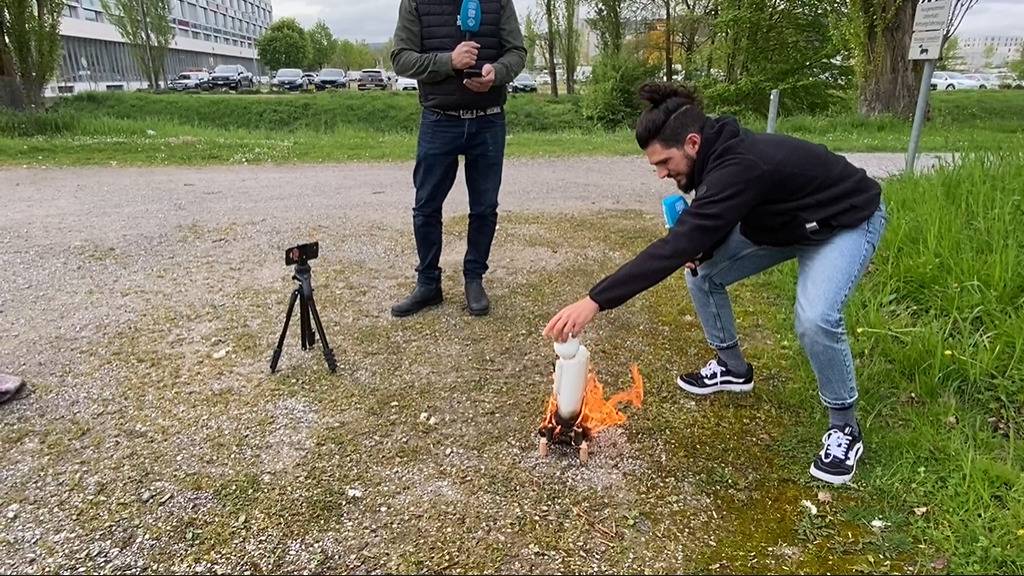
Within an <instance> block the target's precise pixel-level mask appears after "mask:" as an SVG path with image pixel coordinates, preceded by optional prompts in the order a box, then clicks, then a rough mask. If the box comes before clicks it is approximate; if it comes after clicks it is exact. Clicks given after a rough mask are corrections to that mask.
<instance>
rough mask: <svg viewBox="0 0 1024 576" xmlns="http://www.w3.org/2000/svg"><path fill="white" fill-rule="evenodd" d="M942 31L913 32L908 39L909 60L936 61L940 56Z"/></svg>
mask: <svg viewBox="0 0 1024 576" xmlns="http://www.w3.org/2000/svg"><path fill="white" fill-rule="evenodd" d="M945 33H946V32H945V31H944V30H930V31H927V32H914V35H913V36H911V37H910V59H911V60H938V59H939V56H941V55H942V36H943V35H945Z"/></svg>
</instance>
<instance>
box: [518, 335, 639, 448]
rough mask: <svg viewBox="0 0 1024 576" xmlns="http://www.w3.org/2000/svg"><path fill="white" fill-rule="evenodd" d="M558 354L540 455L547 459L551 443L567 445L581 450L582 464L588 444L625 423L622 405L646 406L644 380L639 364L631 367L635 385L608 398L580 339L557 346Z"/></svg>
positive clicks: (540, 432) (542, 433) (541, 425)
mask: <svg viewBox="0 0 1024 576" xmlns="http://www.w3.org/2000/svg"><path fill="white" fill-rule="evenodd" d="M555 353H556V354H558V360H556V361H555V373H554V383H553V387H552V391H551V397H550V398H549V399H548V406H547V410H546V411H545V413H544V418H543V419H542V420H541V424H540V429H539V430H538V434H539V435H540V455H541V456H542V457H543V456H547V452H548V447H549V446H550V445H551V444H568V445H572V446H575V447H577V448H579V451H580V462H582V463H586V461H587V460H588V459H589V456H590V445H589V441H590V440H592V439H593V438H594V436H595V435H596V434H597V433H598V432H600V431H601V430H603V429H605V428H607V427H609V426H617V425H619V424H622V423H623V422H625V421H626V415H625V414H623V413H622V412H621V411H620V410H619V406H620V405H622V404H625V403H627V402H628V403H630V404H632V405H633V406H634V407H636V408H639V407H640V405H641V404H642V403H643V398H644V381H643V377H642V376H640V370H639V368H638V367H637V365H636V364H633V365H631V366H630V373H631V375H632V379H633V386H632V387H631V388H630V389H628V390H624V391H622V392H619V393H617V394H615V395H613V396H612V397H611V398H607V399H605V395H604V386H602V384H601V382H600V381H599V380H598V379H597V375H596V374H595V373H594V371H593V370H591V367H590V352H589V351H588V350H587V348H586V347H585V346H583V345H581V344H580V343H579V340H577V339H575V338H572V339H570V340H569V341H567V342H564V343H556V344H555Z"/></svg>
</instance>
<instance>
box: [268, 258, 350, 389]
mask: <svg viewBox="0 0 1024 576" xmlns="http://www.w3.org/2000/svg"><path fill="white" fill-rule="evenodd" d="M319 255H320V243H319V242H310V243H308V244H299V245H298V246H293V247H291V248H289V249H287V250H285V251H284V264H285V266H295V272H294V273H293V274H292V279H293V280H295V281H296V282H298V283H299V285H298V287H296V288H295V290H293V291H292V295H291V298H290V299H289V300H288V314H287V315H286V316H285V318H284V326H283V327H282V328H281V336H280V337H279V338H278V339H277V348H275V349H274V355H273V356H272V357H271V358H270V371H271V372H275V371H276V370H277V363H278V361H280V360H281V350H282V349H283V348H284V338H285V335H287V334H288V324H289V323H290V322H291V320H292V312H293V311H294V310H295V302H298V303H299V339H300V341H301V344H302V349H303V350H310V349H312V348H313V347H314V346H316V336H317V334H319V335H320V344H321V345H322V346H323V349H324V360H325V361H326V362H327V368H328V369H329V370H330V371H331V372H334V371H336V370H337V369H338V362H337V360H335V358H334V350H332V349H331V346H330V345H329V344H328V343H327V335H326V334H324V326H323V324H322V323H321V322H320V313H319V312H317V309H316V301H315V300H314V299H313V271H312V269H311V268H310V266H309V261H310V260H315V259H316V258H317V256H319ZM314 323H315V324H316V332H314V331H313V324H314Z"/></svg>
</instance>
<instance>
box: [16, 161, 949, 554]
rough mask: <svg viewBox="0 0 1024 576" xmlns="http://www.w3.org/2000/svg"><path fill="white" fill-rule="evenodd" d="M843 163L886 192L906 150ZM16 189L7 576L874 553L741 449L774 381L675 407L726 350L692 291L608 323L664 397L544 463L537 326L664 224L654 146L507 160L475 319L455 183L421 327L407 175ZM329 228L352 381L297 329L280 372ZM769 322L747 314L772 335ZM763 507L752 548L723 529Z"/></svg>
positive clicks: (23, 181)
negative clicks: (681, 376)
mask: <svg viewBox="0 0 1024 576" xmlns="http://www.w3.org/2000/svg"><path fill="white" fill-rule="evenodd" d="M852 158H853V160H854V161H855V162H857V163H858V164H860V165H863V166H865V167H866V168H867V169H868V170H869V171H870V172H871V173H873V174H875V175H878V176H883V175H886V174H890V173H893V172H896V171H898V170H899V167H900V166H901V164H902V162H903V160H902V156H900V155H886V154H883V155H853V156H852ZM929 161H930V162H934V159H930V160H929ZM0 182H3V183H4V185H3V191H2V192H0V194H2V196H3V205H4V212H3V217H2V219H0V268H2V269H3V270H4V271H5V274H3V275H0V372H13V373H16V374H18V375H19V376H21V377H23V378H24V379H25V380H26V382H27V383H28V384H29V386H30V390H31V391H30V393H29V395H28V396H27V397H25V398H23V399H21V400H19V401H17V402H14V403H12V404H9V405H6V406H4V407H3V408H0V434H2V436H3V446H4V447H5V450H4V452H3V454H2V455H0V571H2V572H25V571H31V572H39V571H60V572H73V571H88V572H97V571H98V572H117V571H146V572H191V571H203V572H210V571H217V572H220V571H243V572H268V571H275V572H302V571H310V570H320V571H356V572H393V571H401V572H411V571H444V572H451V571H464V572H479V571H501V572H509V571H524V572H528V573H534V572H541V573H550V572H552V571H554V572H562V571H588V572H594V571H601V572H604V571H639V570H643V571H655V572H665V571H669V572H678V571H685V570H695V569H702V568H703V569H722V570H747V569H749V570H763V569H772V570H807V571H814V570H819V569H837V570H843V569H845V570H849V569H852V568H854V567H856V565H855V564H853V563H852V562H854V561H855V560H856V557H851V558H847V559H834V558H831V557H830V556H829V555H828V554H825V553H818V552H820V550H819V548H820V546H819V543H817V542H814V541H813V539H810V540H806V541H805V540H794V538H795V536H794V529H793V527H794V524H795V523H796V522H797V521H798V520H799V519H800V517H801V514H803V512H801V510H802V508H801V506H800V504H799V501H800V500H801V499H804V498H808V497H812V496H813V494H815V492H814V491H813V490H811V488H809V487H808V486H806V485H804V484H801V483H800V482H802V480H799V481H795V480H794V479H792V478H788V477H784V476H781V475H774V474H772V473H768V475H767V476H766V475H765V472H764V471H763V470H760V471H758V470H752V469H750V468H749V466H747V467H745V466H744V465H743V464H742V459H739V460H737V459H736V458H734V457H732V456H730V455H729V454H728V451H729V447H730V446H735V447H737V449H742V448H745V449H749V447H750V442H751V441H753V442H754V443H755V444H770V443H771V442H772V440H773V438H772V436H771V435H770V434H767V433H764V432H761V431H759V428H758V427H759V424H758V422H759V421H760V419H762V418H766V417H767V416H764V415H763V414H759V413H757V412H755V411H753V410H751V406H752V405H753V404H755V403H757V402H758V401H759V400H760V399H761V396H760V395H759V394H758V393H755V394H754V395H753V396H750V397H749V399H739V400H736V399H728V400H723V401H721V402H718V401H715V402H709V403H699V404H698V403H694V402H692V401H690V400H688V399H684V398H680V397H679V396H678V395H677V394H676V393H675V390H674V386H673V385H672V379H673V377H672V376H670V375H671V374H672V373H673V372H672V370H676V369H678V368H681V367H683V366H680V365H678V364H672V362H677V363H690V362H692V363H697V362H702V361H703V360H704V358H703V356H705V355H706V353H705V351H704V349H703V345H702V338H701V337H700V334H699V330H698V329H697V324H696V321H695V320H694V319H693V317H692V315H690V314H687V312H686V306H687V304H686V302H685V298H681V297H679V295H678V294H670V293H669V290H678V289H679V286H681V284H679V285H676V286H674V287H671V286H670V287H659V289H658V290H661V292H658V294H661V295H662V296H660V297H659V296H657V295H656V297H652V298H651V299H652V300H656V301H660V300H659V298H660V299H662V300H665V299H666V298H667V300H665V301H667V302H671V301H672V300H671V299H672V298H675V299H677V300H678V301H679V302H680V303H681V304H679V305H678V307H677V308H676V309H674V310H672V311H671V312H672V318H674V320H673V321H672V322H673V324H672V325H671V326H667V325H665V323H664V322H661V321H659V320H660V318H661V316H659V314H660V312H659V310H658V309H657V307H655V306H654V305H653V304H637V305H631V306H628V307H625V308H624V309H623V310H621V311H616V312H614V313H612V314H609V315H607V316H608V318H607V319H606V320H603V321H602V322H600V323H598V324H599V325H595V328H594V330H593V332H592V334H591V335H590V336H589V338H590V339H591V340H590V343H591V344H592V347H593V351H594V355H595V356H594V357H595V366H596V367H597V369H598V372H599V375H600V376H601V377H602V380H604V381H605V384H606V388H610V389H612V390H616V389H619V388H620V387H622V386H624V385H626V383H627V382H628V371H627V365H628V362H630V361H634V360H636V361H639V362H640V364H641V369H642V371H643V372H644V374H645V377H647V378H648V387H649V388H648V390H649V394H648V397H647V405H645V406H644V408H643V409H642V410H641V411H639V412H638V413H636V414H635V416H634V418H632V419H631V421H630V422H628V423H627V424H626V425H625V426H624V427H622V428H618V429H612V430H608V431H606V432H605V433H603V434H602V435H601V437H600V438H599V439H598V441H597V447H596V450H594V452H593V454H594V457H593V460H592V462H591V463H590V464H589V465H588V466H586V467H581V466H579V465H578V463H577V462H576V460H575V457H574V455H573V454H572V453H571V452H570V451H565V450H562V451H559V450H556V451H555V453H554V455H553V456H552V457H551V458H550V459H549V460H547V461H541V460H539V458H538V457H537V455H536V439H535V437H534V436H533V434H534V432H535V430H534V428H535V426H536V424H537V422H539V418H540V415H541V414H540V412H541V410H542V409H543V406H544V402H545V396H546V393H547V389H548V387H549V371H550V363H551V361H552V354H551V353H550V352H551V351H550V348H549V345H548V344H547V343H545V342H544V341H543V340H542V339H541V338H540V336H539V332H540V329H541V327H542V325H543V322H544V321H546V320H547V318H548V317H549V316H550V314H551V313H553V312H554V311H555V310H557V308H558V307H559V306H560V305H562V304H565V303H567V302H569V301H571V300H572V299H573V298H574V297H577V296H578V295H579V294H582V293H583V292H584V291H585V289H586V288H587V287H588V286H589V285H590V284H591V283H592V282H593V281H594V280H595V279H597V278H598V277H599V276H600V275H601V274H604V273H606V272H608V271H610V270H611V269H613V267H614V266H615V264H616V263H618V262H620V261H622V260H623V259H624V258H626V257H628V255H629V254H630V253H631V252H632V251H633V250H635V249H636V247H637V246H641V245H642V244H643V243H644V242H646V241H648V240H650V239H651V238H653V237H654V235H656V234H657V233H658V229H659V226H658V222H657V214H656V207H657V204H656V203H657V202H658V199H659V198H660V195H661V194H663V193H665V192H667V191H668V190H670V187H669V185H668V184H666V183H664V182H659V181H657V180H656V179H655V178H654V177H653V176H652V175H651V170H650V168H649V167H648V166H646V165H645V164H644V163H643V162H642V161H641V160H640V159H637V158H633V159H624V158H608V159H605V158H601V159H573V160H560V161H509V162H507V164H506V169H505V178H504V182H505V184H504V187H503V191H502V217H501V223H500V226H499V232H498V237H497V240H496V243H495V248H494V252H493V254H492V262H491V263H492V273H491V274H490V275H489V276H488V278H489V280H488V285H489V286H490V291H491V295H492V298H493V300H494V312H493V313H492V315H491V316H489V317H487V318H484V319H471V318H469V317H468V316H467V315H466V314H465V313H464V312H463V311H462V310H461V304H460V303H461V286H460V285H459V277H460V276H459V274H460V264H461V252H462V250H463V249H464V237H465V223H466V217H465V212H466V201H465V192H464V190H465V189H464V185H463V182H462V180H461V176H460V180H459V182H457V183H456V187H455V188H454V190H453V192H452V199H451V200H452V201H451V202H449V203H448V205H447V206H446V212H445V213H446V224H447V227H446V231H445V233H446V246H445V252H444V255H443V259H442V265H443V266H444V268H445V282H446V285H445V286H446V288H447V290H448V301H447V302H446V304H445V306H443V307H441V308H439V309H437V310H434V311H431V312H429V313H426V314H423V315H420V316H418V317H414V318H411V319H407V320H404V321H394V320H392V319H391V318H390V317H389V316H388V314H387V311H388V307H389V306H390V304H391V303H392V302H393V301H394V300H396V299H398V298H400V297H402V296H404V294H405V292H406V291H407V290H408V289H409V288H410V287H411V281H412V270H413V267H414V265H415V261H414V254H415V252H414V245H413V241H412V238H411V234H410V230H409V228H410V225H411V218H410V207H409V204H410V199H411V194H412V191H411V165H408V164H397V165H365V166H364V165H343V166H315V167H305V166H289V167H283V166H282V167H275V166H263V167H233V168H202V169H197V170H192V169H186V168H161V169H108V168H95V169H33V170H26V169H22V170H19V169H14V170H0ZM314 239H316V240H319V241H320V243H321V256H320V258H319V259H318V260H316V261H315V262H314V263H313V274H314V286H315V287H316V289H317V292H316V294H317V300H318V304H319V307H320V312H321V315H322V316H323V317H324V322H325V328H326V332H327V335H328V337H329V339H330V342H331V344H332V346H333V347H334V349H335V351H336V353H337V355H338V360H339V364H340V368H339V371H338V374H337V375H333V376H332V375H329V374H327V373H326V370H325V368H324V363H323V360H322V357H321V356H320V355H319V352H318V351H313V352H305V353H303V352H301V351H300V350H299V349H298V348H299V345H298V336H297V335H296V333H295V330H296V329H297V328H296V326H295V324H293V328H292V329H291V330H290V334H289V338H288V341H287V343H286V347H285V351H284V356H283V359H282V362H281V369H280V371H279V374H277V375H270V374H268V372H267V369H266V362H267V360H268V359H269V353H270V351H271V349H272V348H273V346H274V343H275V340H276V336H277V334H278V331H279V330H280V323H281V321H282V319H283V315H284V310H285V304H286V299H287V296H288V293H289V292H290V290H291V288H292V285H293V283H292V282H291V281H290V279H289V276H288V273H289V271H288V269H286V268H285V267H284V266H283V261H282V260H281V253H282V251H283V250H284V248H286V247H287V246H290V245H293V244H295V243H299V242H304V241H310V240H314ZM751 300H753V298H752V299H751ZM757 306H758V304H757V303H756V302H754V303H752V304H750V306H746V307H745V306H742V305H740V306H738V314H739V315H740V316H741V320H742V319H744V317H746V318H748V320H747V322H748V323H749V325H750V327H751V330H752V331H753V332H755V333H758V331H759V330H761V329H762V328H763V326H761V325H760V324H759V323H758V321H757V320H756V316H757V314H756V313H755V312H756V308H757ZM680 309H681V310H682V312H681V313H680V312H679V310H680ZM682 328H685V330H682ZM751 340H752V341H758V342H764V344H763V345H764V346H768V345H770V344H771V336H770V335H767V334H761V335H757V334H755V335H753V336H752V337H751ZM685 367H689V366H685ZM775 377H779V376H778V375H774V376H773V375H772V374H771V373H770V371H769V373H768V374H766V377H765V379H766V381H767V382H769V383H770V382H771V381H772V379H773V378H775ZM424 415H425V416H424ZM719 417H721V418H729V419H730V420H729V421H730V422H734V423H735V424H732V425H729V426H723V425H721V424H716V423H715V419H716V418H719ZM707 430H711V431H713V432H714V433H715V434H718V437H717V438H716V440H715V441H714V442H711V443H707V444H705V443H703V442H701V441H700V439H699V438H700V432H701V431H707ZM684 435H686V436H688V437H689V438H690V441H689V442H686V443H684V442H681V441H680V440H681V438H682V437H683V436H684ZM695 438H696V440H694V439H695ZM804 467H805V466H804V463H803V462H801V463H800V466H799V468H804ZM723 478H724V480H723ZM752 483H753V485H755V486H756V487H754V488H752V487H751V486H752ZM844 497H847V498H849V499H855V498H856V495H855V494H851V495H849V496H844ZM841 500H842V499H841V498H839V497H837V498H836V502H837V504H830V506H833V505H836V506H838V505H839V504H838V502H839V501H841ZM822 507H823V508H825V505H824V504H823V505H822ZM823 513H824V512H823ZM746 520H756V521H757V522H759V523H762V524H763V526H761V528H763V530H762V529H760V528H759V531H758V535H759V536H758V538H759V540H757V541H754V540H751V541H750V542H748V543H741V544H735V543H727V542H725V540H727V538H724V536H723V532H722V531H723V530H725V529H727V528H728V527H730V526H736V525H738V524H739V523H743V522H745V521H746ZM805 536H806V535H805ZM851 537H852V536H851ZM816 550H818V552H815V551H816ZM780 551H781V552H780ZM837 562H847V563H846V564H842V563H837ZM872 562H874V560H872ZM709 567H710V568H709ZM872 570H873V571H881V570H884V568H883V567H881V566H879V565H874V564H872Z"/></svg>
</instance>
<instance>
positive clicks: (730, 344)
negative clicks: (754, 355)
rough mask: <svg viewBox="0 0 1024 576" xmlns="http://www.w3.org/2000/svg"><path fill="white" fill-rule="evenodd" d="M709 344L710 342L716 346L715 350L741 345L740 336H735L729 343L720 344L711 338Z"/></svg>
mask: <svg viewBox="0 0 1024 576" xmlns="http://www.w3.org/2000/svg"><path fill="white" fill-rule="evenodd" d="M708 344H710V345H711V347H712V348H714V349H715V350H728V349H729V348H735V347H737V346H739V345H740V339H739V338H734V339H733V340H732V342H729V343H727V344H718V343H716V342H712V341H711V340H708Z"/></svg>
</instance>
